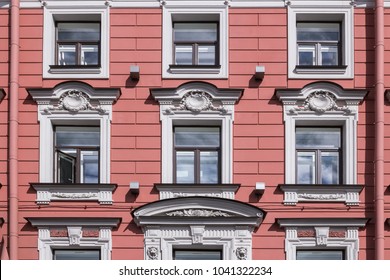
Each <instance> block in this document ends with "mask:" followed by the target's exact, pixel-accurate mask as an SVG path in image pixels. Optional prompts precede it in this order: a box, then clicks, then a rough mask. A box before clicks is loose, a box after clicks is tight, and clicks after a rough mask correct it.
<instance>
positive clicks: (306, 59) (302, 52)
mask: <svg viewBox="0 0 390 280" xmlns="http://www.w3.org/2000/svg"><path fill="white" fill-rule="evenodd" d="M297 47H298V65H300V66H308V65H309V66H310V65H312V66H315V65H317V66H338V65H341V62H340V61H341V55H340V54H341V52H340V49H341V24H340V23H332V22H328V23H316V22H298V23H297Z"/></svg>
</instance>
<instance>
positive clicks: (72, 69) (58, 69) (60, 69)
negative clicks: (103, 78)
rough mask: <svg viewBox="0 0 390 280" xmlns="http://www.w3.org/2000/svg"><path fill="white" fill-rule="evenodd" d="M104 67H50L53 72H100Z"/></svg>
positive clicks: (50, 71)
mask: <svg viewBox="0 0 390 280" xmlns="http://www.w3.org/2000/svg"><path fill="white" fill-rule="evenodd" d="M101 72H102V69H101V68H100V67H99V66H97V67H85V68H84V67H77V66H75V67H50V70H49V73H51V74H100V73H101Z"/></svg>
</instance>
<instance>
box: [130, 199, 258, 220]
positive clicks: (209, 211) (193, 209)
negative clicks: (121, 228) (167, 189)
mask: <svg viewBox="0 0 390 280" xmlns="http://www.w3.org/2000/svg"><path fill="white" fill-rule="evenodd" d="M132 214H133V217H134V221H135V223H136V224H137V225H138V226H148V225H180V224H181V225H183V224H186V225H188V224H225V225H227V224H232V225H248V226H254V227H258V226H259V225H260V224H261V222H262V220H263V218H264V214H265V213H264V211H263V210H261V209H260V208H257V207H255V206H252V205H249V204H246V203H243V202H238V201H235V200H231V199H223V198H215V197H182V198H172V199H164V200H160V201H155V202H152V203H148V204H145V205H143V206H141V207H139V208H137V209H135V210H134V211H133V213H132ZM205 218H207V219H205Z"/></svg>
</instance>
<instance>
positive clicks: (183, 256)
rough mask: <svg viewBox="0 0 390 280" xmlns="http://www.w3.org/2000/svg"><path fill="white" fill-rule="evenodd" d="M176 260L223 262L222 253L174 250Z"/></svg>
mask: <svg viewBox="0 0 390 280" xmlns="http://www.w3.org/2000/svg"><path fill="white" fill-rule="evenodd" d="M173 259H174V260H222V252H221V251H213V250H174V251H173Z"/></svg>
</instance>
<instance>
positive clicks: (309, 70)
mask: <svg viewBox="0 0 390 280" xmlns="http://www.w3.org/2000/svg"><path fill="white" fill-rule="evenodd" d="M346 69H347V66H345V65H343V66H335V67H332V66H312V67H310V66H309V67H307V66H303V67H302V66H296V67H295V70H294V72H295V73H297V74H335V75H343V74H345V72H346Z"/></svg>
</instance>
